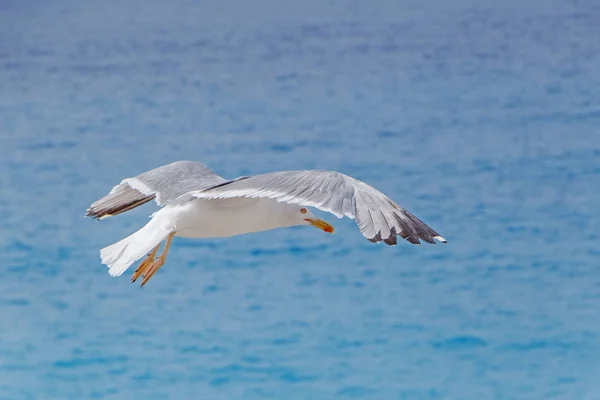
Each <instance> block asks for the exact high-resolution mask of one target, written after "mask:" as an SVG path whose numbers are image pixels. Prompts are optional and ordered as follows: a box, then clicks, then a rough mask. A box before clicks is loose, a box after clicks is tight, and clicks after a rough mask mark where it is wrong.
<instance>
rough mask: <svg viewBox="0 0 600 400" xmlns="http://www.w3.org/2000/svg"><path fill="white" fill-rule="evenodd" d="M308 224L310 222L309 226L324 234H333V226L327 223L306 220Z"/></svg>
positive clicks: (319, 220)
mask: <svg viewBox="0 0 600 400" xmlns="http://www.w3.org/2000/svg"><path fill="white" fill-rule="evenodd" d="M306 220H307V221H308V222H310V224H311V225H312V226H314V227H316V228H319V229H322V230H323V231H325V232H328V233H333V231H334V229H333V226H332V225H331V224H330V223H329V222H327V221H323V220H322V219H310V218H307V219H306Z"/></svg>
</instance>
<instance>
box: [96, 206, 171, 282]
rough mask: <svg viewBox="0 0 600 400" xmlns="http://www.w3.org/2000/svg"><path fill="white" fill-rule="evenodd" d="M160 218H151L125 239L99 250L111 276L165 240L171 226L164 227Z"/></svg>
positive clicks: (119, 273) (121, 272)
mask: <svg viewBox="0 0 600 400" xmlns="http://www.w3.org/2000/svg"><path fill="white" fill-rule="evenodd" d="M161 222H162V221H160V218H152V219H151V220H150V221H149V222H148V223H147V224H146V225H145V226H144V227H143V228H142V229H140V230H138V231H137V232H135V233H133V234H131V235H129V236H127V237H126V238H125V239H123V240H121V241H118V242H117V243H114V244H111V245H110V246H107V247H105V248H103V249H102V250H100V258H101V259H102V264H105V265H106V266H107V267H108V273H109V274H110V275H111V276H119V275H121V274H123V272H125V271H127V268H129V267H130V266H131V264H133V263H134V262H136V261H137V260H139V259H140V258H142V257H143V256H145V255H146V254H147V253H149V252H150V251H151V250H152V249H153V248H154V247H156V246H158V245H159V244H160V242H162V241H163V240H165V239H166V238H167V236H169V234H170V233H171V232H173V227H172V226H170V227H165V224H164V223H161Z"/></svg>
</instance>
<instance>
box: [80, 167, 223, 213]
mask: <svg viewBox="0 0 600 400" xmlns="http://www.w3.org/2000/svg"><path fill="white" fill-rule="evenodd" d="M223 182H227V180H226V179H225V178H222V177H220V176H219V175H217V174H215V173H213V172H212V171H211V170H210V169H209V168H208V167H207V166H206V165H204V164H202V163H199V162H194V161H177V162H174V163H171V164H167V165H163V166H162V167H158V168H155V169H152V170H150V171H147V172H144V173H143V174H140V175H138V176H136V177H134V178H127V179H123V180H122V181H121V183H120V184H118V185H117V186H115V187H113V188H112V190H111V191H110V193H108V194H107V195H106V196H104V197H103V198H101V199H100V200H97V201H95V202H94V203H93V204H92V205H91V206H90V207H89V208H88V210H87V213H86V216H89V217H93V218H97V219H102V218H107V217H111V216H113V215H117V214H121V213H123V212H125V211H128V210H131V209H132V208H135V207H137V206H140V205H142V204H144V203H147V202H149V201H150V200H152V199H154V200H155V201H156V203H157V204H158V205H159V206H163V205H165V204H166V203H168V202H169V201H171V200H174V199H176V198H178V197H179V196H181V195H183V194H185V193H187V192H189V191H192V190H202V189H206V188H208V187H211V186H215V185H219V184H222V183H223Z"/></svg>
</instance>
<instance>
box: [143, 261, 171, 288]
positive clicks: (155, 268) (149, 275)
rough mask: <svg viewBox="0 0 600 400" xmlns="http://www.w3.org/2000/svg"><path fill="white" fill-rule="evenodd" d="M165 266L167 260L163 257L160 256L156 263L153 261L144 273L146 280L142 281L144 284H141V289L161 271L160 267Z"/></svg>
mask: <svg viewBox="0 0 600 400" xmlns="http://www.w3.org/2000/svg"><path fill="white" fill-rule="evenodd" d="M164 264H165V259H164V257H163V256H160V257H158V258H157V259H156V260H155V261H153V262H152V263H151V264H150V265H149V266H148V267H147V268H146V271H145V272H144V278H143V279H142V283H141V284H140V287H143V286H144V285H145V284H146V282H148V281H149V280H150V278H152V276H153V275H154V274H155V273H156V271H158V270H159V269H160V267H162V266H163V265H164Z"/></svg>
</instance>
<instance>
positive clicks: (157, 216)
mask: <svg viewBox="0 0 600 400" xmlns="http://www.w3.org/2000/svg"><path fill="white" fill-rule="evenodd" d="M301 209H302V210H304V213H301V212H300V210H301ZM305 218H311V219H314V218H315V216H314V215H313V214H312V213H311V212H310V211H309V210H307V209H306V208H303V207H300V206H298V205H295V204H288V203H281V202H278V201H277V200H273V199H266V198H233V199H214V200H200V199H194V200H191V201H187V202H184V203H174V204H170V205H166V206H165V207H164V208H162V209H160V210H159V211H157V212H155V213H154V214H153V215H152V217H151V220H150V222H148V223H147V224H146V225H145V226H144V227H143V228H142V229H140V230H138V231H137V232H135V233H133V234H132V235H130V236H128V237H126V238H125V239H123V240H121V241H119V242H117V243H115V244H112V245H110V246H108V247H105V248H103V249H102V250H101V251H100V257H101V258H102V262H103V263H104V264H106V265H107V266H108V267H109V271H108V272H109V274H111V275H112V276H118V275H121V274H122V273H123V272H125V271H126V270H127V268H129V267H130V266H131V264H133V263H134V262H136V261H137V260H139V259H140V258H142V257H144V256H145V255H146V254H147V253H149V252H150V251H151V250H152V249H153V248H154V247H155V246H157V245H159V244H160V243H161V242H162V241H163V240H165V239H166V238H167V236H169V234H171V233H173V232H175V236H181V237H186V238H217V237H229V236H235V235H241V234H244V233H251V232H259V231H266V230H269V229H275V228H281V227H286V226H293V225H310V222H308V221H307V220H305Z"/></svg>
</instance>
